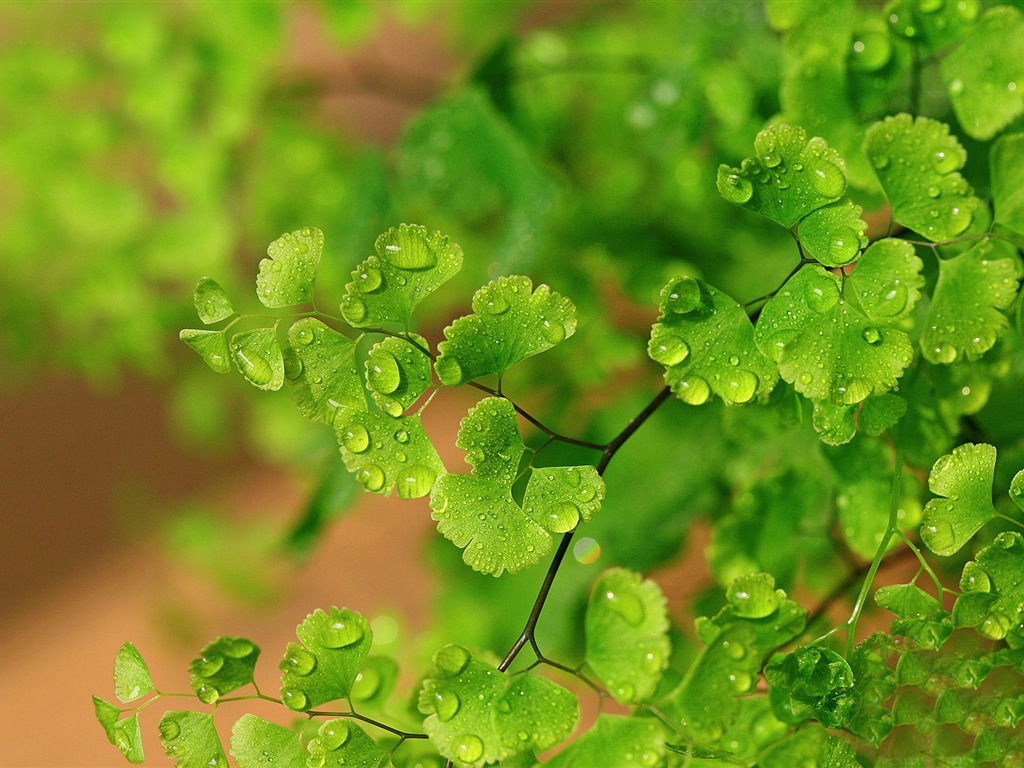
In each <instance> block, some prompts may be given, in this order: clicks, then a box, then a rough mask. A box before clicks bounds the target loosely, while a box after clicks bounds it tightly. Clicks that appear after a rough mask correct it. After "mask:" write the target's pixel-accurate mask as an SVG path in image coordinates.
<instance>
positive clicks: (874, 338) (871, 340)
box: [861, 325, 882, 346]
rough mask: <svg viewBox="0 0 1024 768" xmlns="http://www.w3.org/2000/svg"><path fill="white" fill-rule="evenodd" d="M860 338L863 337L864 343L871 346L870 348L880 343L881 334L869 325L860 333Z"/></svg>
mask: <svg viewBox="0 0 1024 768" xmlns="http://www.w3.org/2000/svg"><path fill="white" fill-rule="evenodd" d="M861 336H862V337H863V339H864V341H866V342H867V343H868V344H871V345H872V346H874V345H876V344H881V343H882V332H881V331H879V330H878V329H877V328H875V327H874V326H872V325H869V326H868V327H867V328H865V329H864V330H863V331H861Z"/></svg>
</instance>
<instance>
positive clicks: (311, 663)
mask: <svg viewBox="0 0 1024 768" xmlns="http://www.w3.org/2000/svg"><path fill="white" fill-rule="evenodd" d="M278 668H279V669H280V670H281V671H282V672H284V673H286V674H287V673H288V672H293V673H294V674H296V675H299V676H300V677H305V676H306V675H308V674H311V673H312V672H313V670H314V669H315V668H316V656H314V655H313V654H312V653H310V652H309V651H307V650H306V649H305V648H299V647H298V646H292V647H290V648H289V649H288V653H286V654H285V657H284V658H283V659H281V663H280V664H279V665H278Z"/></svg>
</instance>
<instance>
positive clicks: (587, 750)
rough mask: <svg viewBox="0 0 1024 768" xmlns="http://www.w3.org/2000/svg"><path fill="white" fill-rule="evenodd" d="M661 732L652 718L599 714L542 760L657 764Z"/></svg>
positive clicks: (603, 765) (574, 767) (602, 766)
mask: <svg viewBox="0 0 1024 768" xmlns="http://www.w3.org/2000/svg"><path fill="white" fill-rule="evenodd" d="M664 755H665V732H664V730H663V729H662V727H661V726H660V725H659V724H658V722H657V721H656V720H655V719H654V718H643V719H641V718H637V717H623V716H621V715H609V714H603V713H602V714H600V715H598V716H597V721H596V722H595V723H594V726H593V727H592V728H591V729H590V730H589V731H587V732H586V733H584V734H583V735H582V736H580V737H579V738H578V739H576V740H574V741H573V742H572V744H570V745H569V746H568V747H566V748H565V749H563V750H562V751H561V752H559V753H558V754H557V755H555V756H554V757H553V758H551V759H550V760H548V761H547V762H545V763H544V765H546V766H548V768H630V767H631V766H654V765H660V764H661V760H662V759H664Z"/></svg>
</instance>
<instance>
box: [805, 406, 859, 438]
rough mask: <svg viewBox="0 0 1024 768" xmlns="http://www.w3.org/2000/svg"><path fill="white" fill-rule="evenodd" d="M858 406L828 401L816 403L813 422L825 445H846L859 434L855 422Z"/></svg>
mask: <svg viewBox="0 0 1024 768" xmlns="http://www.w3.org/2000/svg"><path fill="white" fill-rule="evenodd" d="M855 410H856V406H853V405H833V404H832V403H830V402H828V401H827V400H826V401H818V402H816V403H815V404H814V411H813V413H812V423H813V424H814V431H815V432H817V433H818V438H819V439H820V440H821V442H823V443H825V445H833V446H834V445H845V444H846V443H848V442H850V441H851V440H853V438H854V435H856V434H857V427H856V425H855V424H854V417H855Z"/></svg>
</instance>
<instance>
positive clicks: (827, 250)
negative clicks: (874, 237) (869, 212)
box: [799, 198, 868, 267]
mask: <svg viewBox="0 0 1024 768" xmlns="http://www.w3.org/2000/svg"><path fill="white" fill-rule="evenodd" d="M860 214H861V207H860V206H859V205H855V204H854V203H853V202H852V201H851V200H850V199H849V198H845V199H843V200H839V201H838V202H835V203H830V204H829V205H826V206H824V207H822V208H818V209H817V210H816V211H811V212H810V213H809V214H807V215H806V216H805V217H804V218H803V219H802V220H801V222H800V230H799V232H800V243H801V244H802V245H803V247H804V252H805V253H806V254H807V255H808V256H810V257H811V258H812V259H817V261H819V262H820V263H822V264H824V265H825V266H826V267H841V266H843V265H845V264H849V263H850V262H852V261H855V260H856V259H857V256H859V255H860V252H861V250H862V249H863V248H867V246H868V238H867V235H866V232H867V229H868V225H867V222H866V221H864V220H863V219H862V218H861V217H860Z"/></svg>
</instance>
